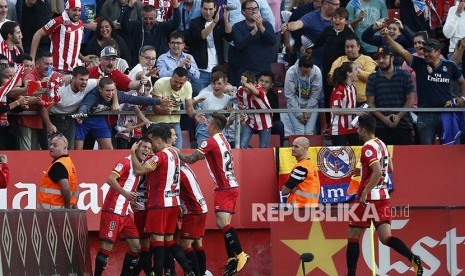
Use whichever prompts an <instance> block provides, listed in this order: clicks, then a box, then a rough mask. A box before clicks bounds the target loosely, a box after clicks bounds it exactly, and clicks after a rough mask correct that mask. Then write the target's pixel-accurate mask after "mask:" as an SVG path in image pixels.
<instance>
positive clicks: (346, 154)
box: [317, 147, 355, 179]
mask: <svg viewBox="0 0 465 276" xmlns="http://www.w3.org/2000/svg"><path fill="white" fill-rule="evenodd" d="M317 163H318V169H319V170H320V172H321V173H323V174H324V175H325V176H326V177H329V178H331V179H341V178H345V177H348V176H349V175H350V174H351V173H352V172H353V170H354V169H355V153H354V150H353V149H352V148H351V147H326V148H320V150H319V151H318V162H317Z"/></svg>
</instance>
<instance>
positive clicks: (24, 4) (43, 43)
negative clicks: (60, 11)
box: [17, 0, 53, 56]
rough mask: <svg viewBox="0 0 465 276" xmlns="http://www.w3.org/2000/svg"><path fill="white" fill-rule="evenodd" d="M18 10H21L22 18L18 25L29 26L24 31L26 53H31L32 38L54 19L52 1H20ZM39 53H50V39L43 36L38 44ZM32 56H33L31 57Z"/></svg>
mask: <svg viewBox="0 0 465 276" xmlns="http://www.w3.org/2000/svg"><path fill="white" fill-rule="evenodd" d="M17 6H18V10H19V8H20V10H21V16H20V19H19V21H18V23H20V24H21V26H27V28H24V29H23V30H22V33H23V39H22V41H23V46H24V52H26V53H31V43H32V37H33V36H34V34H35V33H36V31H37V30H39V29H40V28H42V27H43V26H44V25H45V24H47V22H48V21H49V20H50V18H52V14H53V13H52V9H51V6H50V1H37V0H30V1H26V0H20V1H18V5H17ZM37 47H38V51H37V52H41V51H50V38H49V37H48V36H43V37H42V38H41V39H40V41H39V43H38V46H37ZM31 56H32V55H31Z"/></svg>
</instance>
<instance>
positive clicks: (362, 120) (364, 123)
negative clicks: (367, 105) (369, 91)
mask: <svg viewBox="0 0 465 276" xmlns="http://www.w3.org/2000/svg"><path fill="white" fill-rule="evenodd" d="M358 126H359V127H360V128H363V129H365V130H366V131H367V132H369V133H375V129H376V119H375V117H373V116H371V115H369V114H364V115H360V117H359V118H358Z"/></svg>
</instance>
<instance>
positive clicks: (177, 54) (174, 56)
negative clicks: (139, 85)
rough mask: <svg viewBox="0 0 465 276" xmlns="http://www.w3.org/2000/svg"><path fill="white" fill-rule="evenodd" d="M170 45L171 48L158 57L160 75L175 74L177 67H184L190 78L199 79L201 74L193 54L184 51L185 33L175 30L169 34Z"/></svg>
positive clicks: (162, 76) (190, 79) (161, 76)
mask: <svg viewBox="0 0 465 276" xmlns="http://www.w3.org/2000/svg"><path fill="white" fill-rule="evenodd" d="M168 45H169V47H170V50H169V51H168V52H166V53H163V54H162V55H161V56H159V57H158V60H157V67H158V70H159V71H158V76H159V77H160V78H164V77H169V76H171V75H173V71H174V69H175V68H177V67H182V68H185V69H186V70H187V74H188V80H189V81H192V80H193V79H195V80H197V79H198V78H199V76H200V72H199V68H198V67H197V63H196V62H195V59H194V58H193V57H192V55H189V54H186V53H184V52H183V50H184V46H185V41H184V35H183V34H182V33H180V32H173V33H171V34H170V35H169V42H168Z"/></svg>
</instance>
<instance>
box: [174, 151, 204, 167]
mask: <svg viewBox="0 0 465 276" xmlns="http://www.w3.org/2000/svg"><path fill="white" fill-rule="evenodd" d="M178 155H179V159H181V160H182V161H184V162H186V163H188V164H194V163H195V162H197V161H199V160H202V159H205V155H204V154H203V153H202V152H201V151H200V150H196V151H194V153H192V154H183V153H181V152H178Z"/></svg>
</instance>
